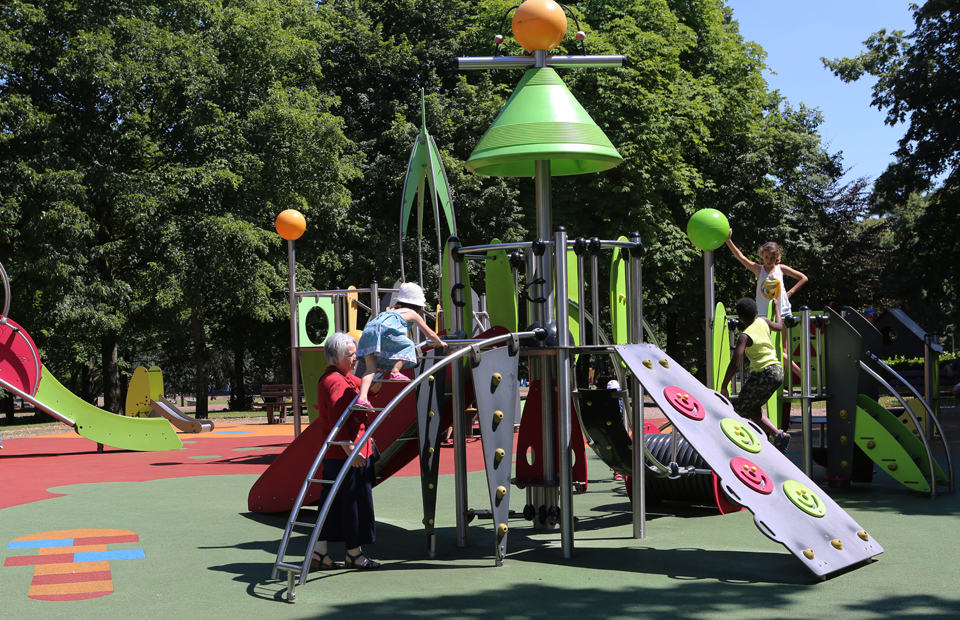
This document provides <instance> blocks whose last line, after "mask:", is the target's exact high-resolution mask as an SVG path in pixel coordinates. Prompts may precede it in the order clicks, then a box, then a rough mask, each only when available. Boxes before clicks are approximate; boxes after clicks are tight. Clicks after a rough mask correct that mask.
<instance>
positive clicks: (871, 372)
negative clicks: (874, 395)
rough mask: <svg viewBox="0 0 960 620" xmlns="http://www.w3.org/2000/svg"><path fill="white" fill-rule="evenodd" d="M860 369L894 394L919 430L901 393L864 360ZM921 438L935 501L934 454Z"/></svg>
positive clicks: (922, 435)
mask: <svg viewBox="0 0 960 620" xmlns="http://www.w3.org/2000/svg"><path fill="white" fill-rule="evenodd" d="M860 368H862V369H863V370H865V371H866V372H867V374H868V375H870V376H871V377H873V378H874V379H876V380H877V381H878V382H879V383H880V385H882V386H883V387H885V388H886V389H888V390H889V391H890V393H891V394H893V395H894V396H895V397H896V398H897V400H899V401H900V404H901V405H903V409H904V411H906V412H907V415H909V416H910V419H911V420H913V423H914V424H915V425H916V427H917V428H918V429H919V428H920V421H919V420H917V416H916V415H914V413H913V410H912V409H910V406H909V405H908V404H907V401H905V400H904V399H903V397H902V396H900V394H899V392H897V391H896V390H895V389H893V386H891V385H890V384H889V383H887V381H886V380H884V378H883V377H881V376H880V375H879V374H877V372H876V371H875V370H873V369H872V368H870V367H869V366H867V365H866V364H865V363H864V362H863V361H862V360H861V361H860ZM919 437H920V441H921V442H923V449H924V451H926V453H927V462H928V463H930V498H931V499H934V498H936V497H937V469H936V468H935V467H934V460H933V452H932V451H931V450H930V443H929V442H928V441H927V438H926V437H925V436H924V434H923V433H920V434H919Z"/></svg>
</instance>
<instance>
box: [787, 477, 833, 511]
mask: <svg viewBox="0 0 960 620" xmlns="http://www.w3.org/2000/svg"><path fill="white" fill-rule="evenodd" d="M783 492H784V493H785V494H786V496H787V497H788V498H790V501H791V502H793V505H794V506H796V507H797V508H799V509H800V510H802V511H804V512H805V513H807V514H808V515H810V516H811V517H817V518H820V517H822V516H824V515H826V514H827V507H826V505H824V503H823V500H821V499H820V496H819V495H817V494H816V493H814V492H813V491H811V490H810V489H809V488H808V487H807V486H806V485H805V484H801V483H800V482H797V481H796V480H787V481H786V482H784V483H783Z"/></svg>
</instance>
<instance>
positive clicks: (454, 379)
mask: <svg viewBox="0 0 960 620" xmlns="http://www.w3.org/2000/svg"><path fill="white" fill-rule="evenodd" d="M459 246H460V240H459V239H457V238H456V237H450V239H449V240H447V248H448V255H447V261H448V262H447V266H448V270H447V271H448V273H449V274H450V279H451V280H453V282H448V283H447V286H449V287H450V290H451V294H450V306H451V307H450V308H449V310H448V312H450V317H451V319H452V321H451V325H452V326H453V331H454V332H458V331H460V330H462V329H463V310H462V309H461V308H457V307H456V306H454V294H455V292H456V290H457V289H455V288H453V287H455V286H456V285H458V284H460V263H459V262H457V260H456V257H455V253H456V249H457V248H458V247H459ZM467 293H469V291H467ZM450 379H451V384H452V385H451V388H452V398H453V403H452V408H453V445H454V446H455V448H454V451H453V470H454V480H455V484H456V488H455V494H456V496H455V503H456V511H457V546H458V547H466V546H467V542H468V540H469V537H468V529H467V510H468V508H467V451H466V450H467V436H466V429H465V428H464V426H465V424H464V422H465V421H464V419H463V418H464V415H465V413H464V409H465V408H466V404H465V403H464V393H463V390H464V387H463V364H462V363H461V362H459V361H458V362H456V363H454V364H452V365H451V366H450Z"/></svg>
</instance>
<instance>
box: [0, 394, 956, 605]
mask: <svg viewBox="0 0 960 620" xmlns="http://www.w3.org/2000/svg"><path fill="white" fill-rule="evenodd" d="M943 417H944V422H945V423H946V424H947V426H948V430H947V432H948V435H950V438H951V439H953V438H954V437H956V439H960V436H957V435H955V433H956V432H957V431H956V429H957V427H958V425H957V418H958V417H960V414H956V413H949V414H947V415H944V416H943ZM180 438H181V440H182V441H183V443H184V447H183V448H182V449H180V450H172V451H166V452H159V453H150V452H128V451H120V450H114V449H111V448H107V449H106V450H105V452H104V453H102V454H98V453H97V451H96V444H94V443H92V442H90V441H88V440H85V439H83V438H81V437H79V436H77V435H76V434H74V433H72V432H69V433H63V434H56V435H47V436H42V437H29V438H13V439H7V440H5V441H4V450H2V451H0V538H2V541H0V549H2V550H0V554H2V556H3V561H2V562H0V576H2V579H0V601H2V603H0V608H2V613H3V616H4V617H6V618H17V619H18V620H32V619H41V618H42V619H50V618H70V619H71V620H86V619H91V620H92V619H94V618H96V619H98V620H99V619H100V618H103V617H118V618H119V617H142V618H150V619H151V620H153V619H170V620H183V618H191V619H211V620H212V619H222V618H264V617H269V618H271V619H272V620H283V619H287V618H290V619H301V618H335V617H337V618H346V617H365V618H387V617H389V618H400V619H403V618H477V619H480V618H518V619H520V618H545V617H550V618H595V617H603V618H605V619H608V618H651V619H663V620H667V619H669V620H676V619H681V620H682V619H687V618H689V619H693V618H697V619H726V618H731V619H732V618H737V619H739V618H744V617H749V618H751V619H752V620H757V619H767V618H770V619H774V618H804V619H809V618H823V617H835V618H839V619H843V620H861V619H862V620H867V619H870V620H872V619H875V618H917V619H919V618H925V619H926V618H960V588H958V587H957V583H956V576H957V574H958V562H960V537H958V536H957V535H956V532H957V531H958V530H960V498H958V496H957V494H952V493H949V492H942V493H941V494H940V496H939V497H938V499H936V500H934V501H931V500H930V499H928V496H927V495H925V494H921V493H914V492H911V491H909V490H907V489H905V488H904V487H903V486H901V485H899V484H896V483H895V482H893V481H892V479H889V478H887V477H886V475H885V474H883V473H878V474H877V476H876V477H875V479H874V482H873V483H871V484H864V485H854V486H853V487H851V488H847V489H830V488H828V487H827V486H826V485H822V486H821V490H822V491H823V492H824V493H827V494H829V495H830V496H831V497H832V498H833V499H834V500H835V501H837V502H838V503H839V504H840V505H841V506H842V507H843V508H844V509H845V510H846V511H848V512H849V513H850V514H851V516H852V517H853V518H854V519H856V520H857V521H858V522H859V523H861V524H863V526H864V527H865V528H866V529H867V531H869V532H870V534H871V535H872V536H873V537H875V538H876V539H877V540H878V541H880V542H881V544H882V545H883V547H884V549H885V553H883V554H882V555H880V556H879V557H878V559H877V561H875V562H872V563H870V564H868V565H866V566H863V567H860V568H858V569H857V570H853V571H849V572H846V573H844V574H839V575H836V576H834V577H832V578H830V579H827V580H826V581H818V580H816V579H815V578H813V577H812V576H811V575H810V573H809V571H807V570H805V569H804V567H803V566H802V565H800V564H799V563H798V562H797V561H796V559H795V558H794V557H793V556H792V555H791V554H790V553H789V552H787V551H786V550H785V549H784V548H783V547H782V546H781V545H779V544H777V543H775V542H772V541H770V540H768V539H767V538H765V537H764V536H763V535H762V534H760V533H759V532H758V531H757V528H756V527H755V526H754V524H753V522H752V518H751V515H750V514H749V513H747V512H741V513H735V514H731V515H726V516H721V515H718V514H717V513H716V512H715V511H711V510H709V509H704V508H697V507H689V506H675V505H669V504H666V503H665V504H662V505H659V506H650V507H649V509H648V511H649V514H648V519H649V520H648V524H647V525H648V528H647V531H648V537H647V538H646V539H645V540H637V539H634V538H632V536H631V534H632V524H631V521H630V506H629V503H628V500H627V497H626V493H625V491H624V488H623V484H622V483H618V482H614V481H613V478H612V475H611V473H610V472H609V470H608V469H607V468H606V467H605V466H604V465H603V464H602V463H601V462H600V461H599V459H597V458H595V457H594V456H593V455H592V453H591V452H590V451H588V458H589V459H590V462H589V467H590V469H589V471H590V479H589V481H590V484H589V488H588V491H587V492H586V493H585V494H582V495H575V496H574V505H575V514H576V516H577V518H578V522H577V524H576V545H575V552H574V558H573V559H572V560H564V559H563V558H562V556H561V553H560V535H559V532H555V531H543V530H540V531H537V530H534V529H533V527H532V525H531V524H530V523H529V522H527V521H524V520H523V518H522V517H520V516H519V515H521V514H522V511H523V502H524V493H523V492H519V491H518V492H515V493H513V494H512V504H513V505H511V508H512V509H513V510H515V511H516V514H517V515H518V518H516V519H512V520H511V521H510V533H511V539H510V550H509V554H508V556H507V559H506V562H505V564H504V566H502V567H499V568H496V567H494V560H493V558H494V550H493V545H492V544H491V542H490V541H491V540H492V537H491V529H492V524H491V523H490V521H484V520H481V519H476V520H474V521H473V522H472V523H471V524H470V528H469V529H470V540H471V544H470V546H468V547H467V548H463V549H460V548H457V547H456V546H455V542H454V541H455V521H454V515H453V512H452V511H453V506H454V497H453V494H454V485H453V479H452V478H453V476H452V466H453V453H452V452H453V450H452V448H451V447H449V446H443V447H442V452H441V478H440V484H439V489H440V497H439V502H438V515H437V516H438V523H437V526H438V528H437V533H438V540H437V555H436V557H435V558H433V559H429V558H428V557H427V554H426V551H425V540H424V539H425V537H424V536H423V529H422V526H421V524H420V520H421V518H422V514H421V505H420V487H419V484H420V483H419V480H418V479H417V477H416V473H417V471H416V466H415V465H414V466H413V467H412V468H410V467H408V469H407V470H404V471H403V472H401V474H400V475H397V476H394V477H392V478H390V479H389V480H387V481H386V482H384V483H383V484H382V485H380V486H378V487H377V488H376V489H375V490H374V501H375V504H376V509H377V521H378V526H377V535H378V542H377V543H376V544H374V545H370V546H368V547H367V548H366V550H367V551H368V552H369V554H370V556H371V557H373V558H375V559H377V560H380V561H381V562H383V564H384V566H383V568H382V569H380V570H379V571H372V572H361V571H348V570H342V571H331V572H316V573H311V574H310V575H309V578H308V580H307V583H306V584H305V585H303V586H300V587H298V588H297V602H296V603H288V602H286V600H285V596H286V583H285V582H283V581H271V580H270V579H269V576H270V570H271V567H272V564H273V561H274V560H275V558H276V552H277V547H278V544H279V540H280V536H281V534H282V533H283V528H284V525H285V518H286V515H283V514H278V515H258V514H253V513H250V512H248V511H247V492H248V491H249V489H250V487H251V485H252V484H253V482H254V481H255V480H256V479H257V477H258V476H259V474H260V473H261V472H263V471H264V469H265V468H266V467H267V465H268V464H269V463H270V462H271V461H272V459H274V458H275V456H276V455H277V454H279V452H280V451H282V450H283V448H284V447H285V446H286V445H287V444H288V443H289V442H290V441H291V439H292V425H289V424H288V425H269V426H268V425H266V424H254V425H239V424H233V425H231V424H222V425H221V424H218V425H217V428H216V430H215V431H214V432H213V433H205V434H203V435H185V434H181V435H180ZM956 439H954V445H957V441H956ZM468 453H469V458H468V464H469V467H470V469H471V472H472V473H471V474H470V475H469V502H470V505H471V506H473V507H476V508H478V509H479V508H488V507H489V506H488V505H486V504H485V502H486V501H487V499H486V493H487V491H486V487H485V484H484V481H483V475H484V474H483V471H482V465H481V460H482V456H481V454H480V444H479V441H478V440H476V441H470V442H469V443H468ZM790 456H791V457H793V458H794V459H797V458H798V456H799V455H798V454H797V453H796V452H792V453H790ZM955 456H957V455H955ZM821 478H822V470H820V469H819V468H817V469H815V470H814V475H813V479H814V480H820V479H821ZM818 492H819V491H818ZM332 547H333V549H334V557H335V558H336V559H337V560H338V561H339V560H342V556H343V550H342V545H337V544H334V545H332ZM71 564H76V566H75V567H71Z"/></svg>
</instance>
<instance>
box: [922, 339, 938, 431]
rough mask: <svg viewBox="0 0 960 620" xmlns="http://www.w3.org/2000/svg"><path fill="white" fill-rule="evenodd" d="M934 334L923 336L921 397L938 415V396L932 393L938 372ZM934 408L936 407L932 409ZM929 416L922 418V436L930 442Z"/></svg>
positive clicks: (931, 428) (930, 421) (930, 427)
mask: <svg viewBox="0 0 960 620" xmlns="http://www.w3.org/2000/svg"><path fill="white" fill-rule="evenodd" d="M936 337H937V335H936V333H932V334H931V333H926V334H924V335H923V388H924V389H923V397H924V398H925V399H926V400H927V405H928V406H929V407H930V409H931V410H932V411H933V412H934V414H938V413H940V407H939V404H940V403H939V400H938V399H937V396H939V395H938V394H936V393H935V392H934V391H933V384H934V382H935V381H936V379H935V377H936V373H938V372H940V371H939V369H938V368H937V362H936V361H935V360H934V351H933V343H935V342H936ZM934 407H936V408H935V409H934ZM931 423H932V420H930V416H924V417H923V434H924V436H925V437H926V438H927V439H928V440H930V439H933V427H932V426H931Z"/></svg>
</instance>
